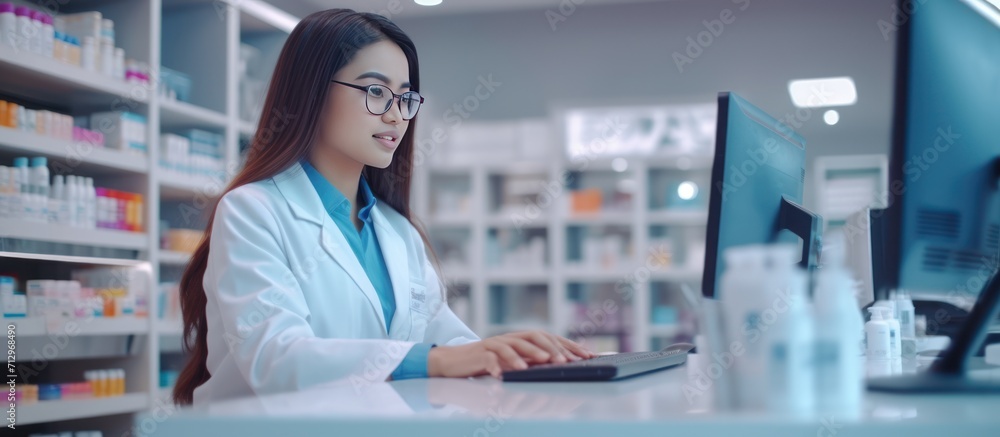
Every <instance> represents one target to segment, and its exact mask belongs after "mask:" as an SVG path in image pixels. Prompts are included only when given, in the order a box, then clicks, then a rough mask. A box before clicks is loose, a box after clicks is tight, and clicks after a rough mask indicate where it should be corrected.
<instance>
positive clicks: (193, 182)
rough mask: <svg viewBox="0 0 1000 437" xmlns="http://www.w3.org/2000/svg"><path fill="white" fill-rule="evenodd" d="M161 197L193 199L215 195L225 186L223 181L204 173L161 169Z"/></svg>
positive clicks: (167, 198)
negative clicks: (194, 173) (193, 173)
mask: <svg viewBox="0 0 1000 437" xmlns="http://www.w3.org/2000/svg"><path fill="white" fill-rule="evenodd" d="M159 181H160V199H166V200H189V201H190V200H193V199H194V197H195V196H204V197H215V196H217V195H218V194H219V193H221V192H222V190H223V189H224V188H225V186H224V184H223V181H222V180H220V179H219V178H213V177H208V176H202V175H191V174H183V173H177V172H174V171H170V170H165V169H160V171H159Z"/></svg>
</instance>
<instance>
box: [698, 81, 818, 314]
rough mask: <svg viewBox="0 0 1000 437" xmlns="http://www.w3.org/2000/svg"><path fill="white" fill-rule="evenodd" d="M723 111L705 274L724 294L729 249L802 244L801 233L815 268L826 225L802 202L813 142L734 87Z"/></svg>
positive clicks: (705, 286)
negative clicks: (809, 147) (807, 148)
mask: <svg viewBox="0 0 1000 437" xmlns="http://www.w3.org/2000/svg"><path fill="white" fill-rule="evenodd" d="M718 113H719V116H718V121H717V123H718V127H717V133H716V147H715V160H714V162H713V164H712V193H711V196H710V199H709V211H708V231H707V233H706V238H705V239H706V244H705V247H706V250H705V272H704V276H703V280H702V294H703V295H704V296H705V297H719V296H718V293H717V292H716V283H717V282H718V281H719V278H721V276H722V271H723V269H724V268H725V265H724V264H723V258H722V257H723V254H724V252H725V250H726V249H727V248H729V247H734V246H743V245H750V244H768V243H777V242H783V243H784V242H787V243H795V242H798V241H799V240H800V238H801V239H802V240H803V241H805V244H804V245H803V249H804V250H803V266H804V267H814V266H815V262H816V257H817V253H818V249H819V248H818V243H819V241H818V239H819V236H818V233H819V227H820V224H821V223H820V221H819V219H818V217H816V216H815V215H814V214H811V213H809V212H808V211H806V210H805V209H804V208H802V207H801V206H799V204H801V203H802V186H803V183H804V181H805V156H806V151H805V140H803V139H802V137H800V136H799V135H798V134H797V133H795V132H794V131H792V130H791V129H790V128H789V127H788V126H787V125H785V124H783V123H781V122H779V121H778V120H776V119H775V118H774V117H771V116H770V115H768V114H767V113H765V112H764V111H762V110H760V109H759V108H757V107H756V106H754V105H752V104H750V102H748V101H746V100H745V99H743V98H742V97H740V96H738V95H736V94H734V93H725V92H724V93H720V94H719V108H718ZM803 236H805V237H804V238H802V237H803Z"/></svg>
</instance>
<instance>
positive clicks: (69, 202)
mask: <svg viewBox="0 0 1000 437" xmlns="http://www.w3.org/2000/svg"><path fill="white" fill-rule="evenodd" d="M79 193H80V191H79V189H78V188H77V185H76V176H75V175H69V176H67V177H66V208H67V210H68V211H69V220H68V222H69V223H68V224H69V225H70V226H73V227H77V226H79V221H78V220H77V217H78V216H77V209H78V204H79V203H80V195H79Z"/></svg>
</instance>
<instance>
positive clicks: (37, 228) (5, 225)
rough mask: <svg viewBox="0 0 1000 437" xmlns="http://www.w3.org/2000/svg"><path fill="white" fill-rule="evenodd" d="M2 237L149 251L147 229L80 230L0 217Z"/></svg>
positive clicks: (0, 233) (0, 235)
mask: <svg viewBox="0 0 1000 437" xmlns="http://www.w3.org/2000/svg"><path fill="white" fill-rule="evenodd" d="M0 238H14V239H24V240H35V241H47V242H53V243H67V244H79V245H86V246H98V247H112V248H121V249H135V250H147V249H149V238H148V235H147V234H146V233H145V232H130V231H120V230H114V229H81V228H75V227H71V226H65V225H57V224H52V223H41V222H32V221H26V220H15V219H0Z"/></svg>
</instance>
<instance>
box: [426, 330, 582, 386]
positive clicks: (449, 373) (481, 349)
mask: <svg viewBox="0 0 1000 437" xmlns="http://www.w3.org/2000/svg"><path fill="white" fill-rule="evenodd" d="M595 356H597V355H596V354H594V353H593V352H591V351H589V350H587V349H586V348H584V347H583V346H581V345H580V344H578V343H577V342H575V341H572V340H569V339H566V338H563V337H560V336H558V335H553V334H549V333H546V332H541V331H524V332H514V333H510V334H503V335H498V336H495V337H489V338H486V339H483V340H480V341H477V342H475V343H469V344H466V345H462V346H438V347H435V348H433V349H431V351H430V353H429V354H428V355H427V374H428V375H429V376H432V377H438V376H443V377H449V378H463V377H467V376H479V375H485V374H489V375H493V376H494V377H496V378H499V377H500V374H501V373H503V371H505V370H520V369H526V368H528V365H529V364H542V363H557V364H558V363H566V362H568V361H576V360H580V359H586V358H593V357H595Z"/></svg>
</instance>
